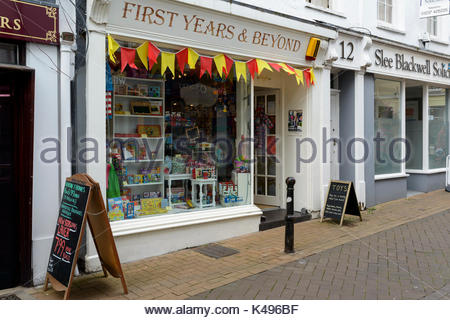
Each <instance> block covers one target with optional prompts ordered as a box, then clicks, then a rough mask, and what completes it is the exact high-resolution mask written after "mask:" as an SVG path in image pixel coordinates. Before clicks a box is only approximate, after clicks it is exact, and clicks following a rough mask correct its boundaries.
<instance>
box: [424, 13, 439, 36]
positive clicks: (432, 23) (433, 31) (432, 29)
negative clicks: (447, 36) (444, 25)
mask: <svg viewBox="0 0 450 320" xmlns="http://www.w3.org/2000/svg"><path fill="white" fill-rule="evenodd" d="M427 32H428V33H429V34H430V35H431V36H434V37H437V35H438V17H430V18H427Z"/></svg>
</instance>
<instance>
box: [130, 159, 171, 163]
mask: <svg viewBox="0 0 450 320" xmlns="http://www.w3.org/2000/svg"><path fill="white" fill-rule="evenodd" d="M163 161H164V159H152V160H149V159H146V160H123V163H148V162H163Z"/></svg>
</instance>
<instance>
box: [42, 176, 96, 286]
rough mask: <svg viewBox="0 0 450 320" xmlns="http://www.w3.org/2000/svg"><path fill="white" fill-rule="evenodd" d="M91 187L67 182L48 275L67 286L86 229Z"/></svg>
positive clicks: (49, 261) (51, 251)
mask: <svg viewBox="0 0 450 320" xmlns="http://www.w3.org/2000/svg"><path fill="white" fill-rule="evenodd" d="M90 189H91V188H90V187H89V186H86V185H83V184H81V183H77V182H74V181H71V180H66V184H65V186H64V193H63V197H62V201H61V206H60V208H59V215H58V220H57V223H56V230H55V236H54V238H53V244H52V247H51V250H50V257H49V260H48V267H47V272H48V273H49V274H50V275H51V276H52V277H53V278H54V279H56V280H58V281H59V282H60V283H61V284H62V285H64V286H66V287H68V286H69V282H70V278H71V276H72V273H73V268H74V265H75V264H76V258H77V255H78V252H77V250H78V248H79V241H80V238H81V233H82V231H83V229H84V223H85V213H86V206H87V203H88V198H89V192H90Z"/></svg>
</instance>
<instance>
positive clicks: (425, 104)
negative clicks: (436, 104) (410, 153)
mask: <svg viewBox="0 0 450 320" xmlns="http://www.w3.org/2000/svg"><path fill="white" fill-rule="evenodd" d="M428 89H429V87H428V85H424V86H423V97H422V129H423V130H422V131H423V133H422V139H423V140H422V144H423V148H422V170H424V171H428V170H429V168H430V165H429V159H430V158H429V150H430V149H429V144H430V140H429V134H430V123H429V121H428V118H429V116H428V113H429V111H428V110H429V105H430V103H429V99H428Z"/></svg>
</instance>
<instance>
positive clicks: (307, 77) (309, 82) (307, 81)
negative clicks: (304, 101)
mask: <svg viewBox="0 0 450 320" xmlns="http://www.w3.org/2000/svg"><path fill="white" fill-rule="evenodd" d="M303 74H304V76H305V81H306V86H307V87H308V88H309V86H310V84H311V74H310V73H309V69H307V70H304V71H303Z"/></svg>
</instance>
